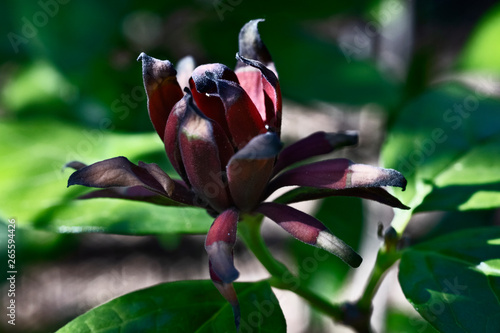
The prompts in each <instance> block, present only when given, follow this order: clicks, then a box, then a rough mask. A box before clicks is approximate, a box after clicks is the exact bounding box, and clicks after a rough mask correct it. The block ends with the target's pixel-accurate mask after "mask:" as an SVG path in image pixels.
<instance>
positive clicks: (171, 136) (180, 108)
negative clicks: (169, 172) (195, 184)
mask: <svg viewBox="0 0 500 333" xmlns="http://www.w3.org/2000/svg"><path fill="white" fill-rule="evenodd" d="M189 98H190V96H189V95H184V97H183V98H182V99H181V100H180V101H178V102H177V103H176V104H175V105H174V107H173V108H172V112H171V113H170V115H169V117H168V120H167V125H166V126H165V134H164V140H163V141H164V143H165V152H166V153H167V156H168V159H169V160H170V163H171V164H172V166H173V167H174V169H175V171H177V173H178V174H179V175H180V176H181V177H182V179H183V180H184V181H185V182H186V184H188V185H189V179H188V178H187V175H186V170H185V169H184V165H183V164H182V155H181V150H180V147H179V128H180V126H181V122H182V120H183V119H184V116H185V115H186V111H187V104H188V99H189Z"/></svg>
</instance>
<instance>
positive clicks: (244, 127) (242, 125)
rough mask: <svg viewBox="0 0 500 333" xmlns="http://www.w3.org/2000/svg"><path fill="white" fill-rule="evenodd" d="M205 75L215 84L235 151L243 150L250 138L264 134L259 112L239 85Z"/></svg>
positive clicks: (264, 130)
mask: <svg viewBox="0 0 500 333" xmlns="http://www.w3.org/2000/svg"><path fill="white" fill-rule="evenodd" d="M207 75H209V77H210V78H211V79H212V80H213V81H214V82H215V83H216V86H217V95H218V96H219V97H220V99H221V101H222V104H223V105H224V109H225V114H226V121H227V124H228V126H229V131H230V132H231V137H232V139H233V142H234V145H235V146H236V148H237V149H241V148H243V147H244V146H245V145H246V144H247V143H248V142H249V141H250V140H251V139H252V138H254V137H255V136H257V135H259V134H262V133H265V132H266V128H265V124H264V121H263V120H262V118H261V116H260V114H259V111H258V110H257V108H256V107H255V104H254V103H253V102H252V100H251V99H250V97H249V96H248V94H247V93H246V92H245V90H243V88H242V87H241V86H240V85H239V84H237V83H235V82H233V81H228V80H223V79H217V78H216V77H214V76H212V75H210V73H207Z"/></svg>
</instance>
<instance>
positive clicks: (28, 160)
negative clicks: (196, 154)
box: [0, 122, 212, 234]
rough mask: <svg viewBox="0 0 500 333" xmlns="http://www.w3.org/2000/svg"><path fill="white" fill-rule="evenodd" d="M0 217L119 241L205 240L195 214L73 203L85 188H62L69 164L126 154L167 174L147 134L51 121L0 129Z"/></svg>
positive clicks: (157, 144) (203, 224)
mask: <svg viewBox="0 0 500 333" xmlns="http://www.w3.org/2000/svg"><path fill="white" fill-rule="evenodd" d="M0 141H1V142H2V145H1V146H0V156H2V158H3V161H5V162H4V163H2V164H1V165H0V182H1V184H2V191H1V192H0V217H1V218H3V219H4V220H6V219H9V218H16V221H17V225H18V227H20V228H23V227H35V228H39V229H48V230H54V231H58V232H87V231H102V232H112V233H123V234H155V233H204V232H206V231H207V230H208V228H209V227H210V224H211V220H212V219H211V218H210V216H208V214H206V213H205V212H204V211H203V210H200V209H196V208H175V207H162V206H157V205H153V204H149V203H142V202H133V201H127V200H119V199H89V200H75V198H76V197H77V196H78V195H80V194H82V193H84V192H86V191H88V190H89V189H87V188H84V187H80V186H74V187H71V188H69V189H68V188H66V184H67V179H68V176H69V175H70V174H71V170H65V171H64V172H63V171H61V168H62V166H63V165H64V164H65V163H67V162H69V161H70V160H74V159H77V160H80V161H82V162H85V163H93V162H96V161H99V160H103V159H107V158H111V157H115V156H119V155H125V156H127V157H128V158H129V159H131V160H132V161H134V162H137V161H138V160H139V159H141V160H144V161H145V162H158V163H160V165H161V166H162V167H163V168H164V169H165V170H166V171H168V172H170V171H171V167H170V166H169V165H168V162H167V160H166V157H165V154H160V156H163V157H162V159H161V160H156V158H157V155H158V154H157V152H162V151H163V147H162V143H161V140H160V139H159V138H158V136H157V135H156V134H155V133H151V134H134V135H125V134H111V133H108V132H106V131H103V130H98V129H85V128H80V127H73V126H68V125H65V124H63V123H55V122H30V123H26V122H24V123H2V124H0Z"/></svg>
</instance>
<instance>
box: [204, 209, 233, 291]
mask: <svg viewBox="0 0 500 333" xmlns="http://www.w3.org/2000/svg"><path fill="white" fill-rule="evenodd" d="M238 217H239V215H238V211H236V210H235V209H228V210H225V211H224V212H222V213H221V214H220V215H219V216H218V217H217V218H216V219H215V221H214V223H213V224H212V226H211V227H210V230H209V231H208V234H207V239H206V240H205V249H206V251H207V253H208V258H209V260H210V262H211V263H212V266H211V267H212V269H213V271H214V272H215V274H217V276H218V277H219V278H220V279H221V281H222V282H223V283H231V282H233V281H234V280H236V279H237V278H238V276H239V273H238V271H237V270H236V268H235V267H234V262H233V247H234V243H235V242H236V227H237V224H238Z"/></svg>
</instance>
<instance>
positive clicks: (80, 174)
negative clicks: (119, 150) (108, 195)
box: [68, 156, 175, 197]
mask: <svg viewBox="0 0 500 333" xmlns="http://www.w3.org/2000/svg"><path fill="white" fill-rule="evenodd" d="M71 185H83V186H87V187H98V188H108V187H128V186H143V187H145V188H147V189H148V190H151V191H154V192H156V193H159V194H161V195H164V196H167V197H169V196H170V195H171V194H172V193H173V189H174V188H175V184H174V182H173V180H172V179H171V178H170V177H169V176H168V175H167V174H166V173H165V172H163V171H162V170H161V169H160V168H159V167H158V166H157V165H156V164H150V165H147V164H145V163H142V166H137V165H135V164H133V163H132V162H130V161H129V160H128V159H127V158H125V157H123V156H119V157H115V158H111V159H108V160H104V161H101V162H97V163H94V164H92V165H89V166H87V167H84V168H81V169H79V170H77V171H75V172H74V173H73V174H71V176H70V177H69V180H68V186H71Z"/></svg>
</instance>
